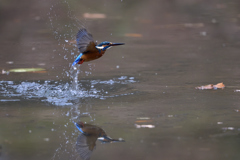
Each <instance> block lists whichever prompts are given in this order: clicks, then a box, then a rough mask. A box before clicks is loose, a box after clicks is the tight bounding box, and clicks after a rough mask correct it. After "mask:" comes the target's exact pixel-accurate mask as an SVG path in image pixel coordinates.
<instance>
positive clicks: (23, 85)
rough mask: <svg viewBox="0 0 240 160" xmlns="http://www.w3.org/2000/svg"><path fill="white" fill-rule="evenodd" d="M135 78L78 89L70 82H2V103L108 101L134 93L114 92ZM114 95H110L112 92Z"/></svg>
mask: <svg viewBox="0 0 240 160" xmlns="http://www.w3.org/2000/svg"><path fill="white" fill-rule="evenodd" d="M135 82H136V81H135V80H134V77H128V76H121V77H118V78H113V79H109V80H85V81H80V82H79V84H78V85H79V86H78V89H77V90H76V89H74V87H73V86H72V85H71V84H69V83H68V82H66V83H64V82H59V81H37V82H36V81H32V82H13V81H0V96H1V98H0V101H1V102H8V101H20V100H21V99H34V100H41V101H43V102H48V103H51V104H53V105H59V106H64V105H73V104H75V103H79V102H80V101H81V99H84V98H99V99H106V98H110V97H117V96H123V95H130V94H133V93H124V94H114V90H115V91H117V90H118V88H121V87H123V86H124V85H127V84H130V83H135ZM109 90H111V91H113V93H110V91H109Z"/></svg>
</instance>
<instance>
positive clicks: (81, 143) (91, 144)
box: [75, 122, 124, 160]
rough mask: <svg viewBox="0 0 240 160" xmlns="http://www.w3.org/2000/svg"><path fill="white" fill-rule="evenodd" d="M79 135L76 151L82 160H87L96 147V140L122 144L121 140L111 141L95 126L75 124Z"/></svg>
mask: <svg viewBox="0 0 240 160" xmlns="http://www.w3.org/2000/svg"><path fill="white" fill-rule="evenodd" d="M75 125H76V127H77V129H78V130H79V131H80V132H81V134H80V135H79V136H78V138H77V144H76V150H77V152H78V153H79V155H80V157H81V158H82V159H83V160H89V159H90V157H91V154H92V152H93V149H95V148H96V147H95V146H96V141H97V139H98V140H99V141H101V142H103V143H111V142H124V140H123V139H121V138H119V139H112V138H110V137H109V136H107V134H106V132H105V131H104V130H103V129H102V128H100V127H98V126H95V125H91V124H84V123H82V122H78V123H75Z"/></svg>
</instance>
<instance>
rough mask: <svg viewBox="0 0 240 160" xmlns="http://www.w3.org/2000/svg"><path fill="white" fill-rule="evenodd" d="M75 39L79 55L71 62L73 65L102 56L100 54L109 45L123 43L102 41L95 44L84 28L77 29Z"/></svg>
mask: <svg viewBox="0 0 240 160" xmlns="http://www.w3.org/2000/svg"><path fill="white" fill-rule="evenodd" d="M76 40H77V46H78V49H79V51H80V55H79V56H78V57H77V58H76V60H75V61H74V62H73V64H72V66H74V65H75V64H82V63H83V62H88V61H92V60H94V59H98V58H100V57H102V55H103V54H104V53H105V52H106V50H107V49H109V48H110V47H112V46H118V45H123V44H124V43H112V42H108V41H104V42H102V43H100V44H98V45H97V43H96V42H94V40H93V37H92V35H91V34H90V33H88V32H87V30H86V29H85V28H82V29H80V30H79V31H78V33H77V36H76Z"/></svg>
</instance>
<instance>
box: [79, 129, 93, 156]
mask: <svg viewBox="0 0 240 160" xmlns="http://www.w3.org/2000/svg"><path fill="white" fill-rule="evenodd" d="M96 140H97V137H96V136H86V135H84V134H83V133H81V134H80V135H79V136H78V138H77V143H76V150H77V152H78V154H79V155H80V157H81V158H82V159H83V160H89V159H90V157H91V155H92V152H93V149H95V146H96Z"/></svg>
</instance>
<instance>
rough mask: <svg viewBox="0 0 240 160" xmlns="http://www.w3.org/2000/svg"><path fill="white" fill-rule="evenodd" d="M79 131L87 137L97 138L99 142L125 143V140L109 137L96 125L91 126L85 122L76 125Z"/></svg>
mask: <svg viewBox="0 0 240 160" xmlns="http://www.w3.org/2000/svg"><path fill="white" fill-rule="evenodd" d="M75 125H76V127H77V129H78V130H79V131H80V132H82V133H83V134H84V135H86V136H95V137H97V139H98V140H100V141H102V142H105V143H107V142H124V140H123V139H121V138H119V139H113V138H111V137H109V136H107V134H106V132H105V131H104V130H103V129H102V128H100V127H98V126H95V125H91V124H84V123H83V122H78V123H75Z"/></svg>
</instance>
